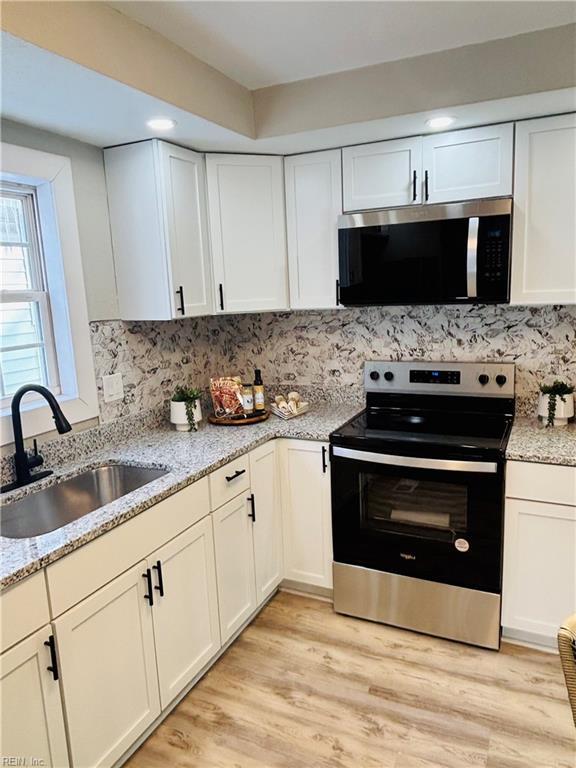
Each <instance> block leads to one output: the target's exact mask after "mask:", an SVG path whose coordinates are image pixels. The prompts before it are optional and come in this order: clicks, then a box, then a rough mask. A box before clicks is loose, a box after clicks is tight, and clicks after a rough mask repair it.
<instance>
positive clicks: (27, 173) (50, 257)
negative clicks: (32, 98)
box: [0, 143, 98, 445]
mask: <svg viewBox="0 0 576 768" xmlns="http://www.w3.org/2000/svg"><path fill="white" fill-rule="evenodd" d="M0 151H1V156H0V171H1V174H2V179H3V180H5V181H8V182H12V183H15V184H24V185H26V186H29V187H34V188H35V190H36V201H37V214H38V219H39V225H40V231H41V232H42V249H43V254H44V264H45V269H46V283H47V286H46V287H47V289H48V293H49V295H50V299H51V309H52V322H53V328H54V340H55V347H56V356H57V359H58V373H59V380H60V386H59V390H60V391H59V392H55V393H54V394H55V397H56V399H57V400H58V401H59V403H60V405H61V407H62V410H63V411H64V414H65V415H66V418H67V419H68V421H69V422H70V423H71V424H77V423H78V422H81V421H87V420H88V419H92V418H94V417H96V416H98V396H97V390H96V378H95V374H94V362H93V359H92V347H91V341H90V327H89V324H88V309H87V305H86V293H85V289H84V276H83V272H82V259H81V252H80V239H79V236H78V222H77V217H76V202H75V199H74V185H73V181H72V166H71V163H70V159H69V158H68V157H64V156H62V155H54V154H51V153H48V152H40V151H38V150H35V149H29V148H27V147H18V146H16V145H14V144H5V143H2V144H1V145H0ZM21 413H22V427H23V432H24V436H25V437H30V436H33V435H39V434H42V433H43V432H49V431H51V430H53V429H54V421H53V419H52V412H51V410H50V408H49V407H48V406H47V405H46V403H45V401H44V399H37V398H34V397H33V396H29V395H27V396H26V397H25V398H24V399H23V401H22V404H21ZM0 425H1V440H0V444H1V445H6V444H7V443H11V442H12V441H13V434H12V421H11V418H10V412H9V409H5V410H2V411H1V414H0Z"/></svg>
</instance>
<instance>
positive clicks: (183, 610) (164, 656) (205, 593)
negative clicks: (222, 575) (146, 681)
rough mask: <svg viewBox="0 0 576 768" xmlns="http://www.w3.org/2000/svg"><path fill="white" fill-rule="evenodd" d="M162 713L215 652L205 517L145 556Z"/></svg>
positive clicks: (209, 539) (217, 630) (208, 529)
mask: <svg viewBox="0 0 576 768" xmlns="http://www.w3.org/2000/svg"><path fill="white" fill-rule="evenodd" d="M148 567H149V568H151V569H152V571H153V581H154V582H155V584H154V606H153V609H152V616H153V619H154V640H155V643H156V662H157V665H158V681H159V684H160V701H161V704H162V709H164V708H165V707H166V706H168V704H170V702H171V701H172V700H173V699H174V698H175V697H176V696H177V695H178V694H179V693H180V691H181V690H182V689H183V688H184V687H185V686H186V685H187V684H188V683H189V682H190V680H192V678H193V677H194V675H195V674H196V673H197V672H199V671H200V670H201V669H202V667H204V666H205V665H206V664H207V663H208V662H209V661H210V659H211V658H212V656H214V655H215V654H216V653H217V652H218V650H219V649H220V626H219V623H218V595H217V591H216V570H215V567H214V539H213V536H212V525H211V521H210V518H208V517H207V518H204V520H202V521H200V522H199V523H196V525H193V526H192V528H189V529H188V530H187V531H185V532H184V533H182V534H180V536H177V537H176V538H175V539H174V540H173V541H170V542H168V544H166V545H165V546H164V547H162V548H161V549H159V550H158V551H157V552H156V553H155V555H154V557H151V558H149V560H148Z"/></svg>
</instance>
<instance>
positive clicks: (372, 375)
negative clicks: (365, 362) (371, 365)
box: [370, 371, 380, 381]
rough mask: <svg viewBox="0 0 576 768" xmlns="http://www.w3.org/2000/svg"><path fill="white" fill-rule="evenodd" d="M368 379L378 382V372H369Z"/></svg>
mask: <svg viewBox="0 0 576 768" xmlns="http://www.w3.org/2000/svg"><path fill="white" fill-rule="evenodd" d="M370 378H371V379H372V381H378V379H379V378H380V374H379V373H378V371H370Z"/></svg>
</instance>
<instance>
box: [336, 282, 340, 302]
mask: <svg viewBox="0 0 576 768" xmlns="http://www.w3.org/2000/svg"><path fill="white" fill-rule="evenodd" d="M336 306H337V307H339V306H340V280H336Z"/></svg>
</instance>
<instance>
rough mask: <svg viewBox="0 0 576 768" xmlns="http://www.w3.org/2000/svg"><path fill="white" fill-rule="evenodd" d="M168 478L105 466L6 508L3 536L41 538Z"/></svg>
mask: <svg viewBox="0 0 576 768" xmlns="http://www.w3.org/2000/svg"><path fill="white" fill-rule="evenodd" d="M165 474H166V470H164V469H155V468H152V467H138V466H132V465H130V464H106V465H104V466H102V467H97V468H96V469H90V470H88V471H87V472H82V473H81V474H80V475H76V476H75V477H71V478H70V479H69V480H62V482H60V483H56V484H55V485H52V486H50V487H49V488H44V489H43V490H41V491H37V492H36V493H32V494H30V495H29V496H25V497H24V498H23V499H20V500H19V501H14V502H12V503H11V504H4V505H3V506H2V509H1V511H0V533H1V534H2V536H6V537H7V538H9V539H23V538H27V537H28V536H41V535H42V534H43V533H49V532H50V531H55V530H56V529H57V528H61V527H62V526H63V525H67V524H68V523H71V522H72V521H73V520H78V518H79V517H83V516H84V515H87V514H88V513H89V512H93V511H94V510H95V509H98V508H99V507H103V506H104V505H105V504H109V503H110V502H111V501H114V500H115V499H119V498H120V497H121V496H126V494H127V493H130V492H131V491H135V490H136V488H141V487H142V486H143V485H146V484H147V483H151V482H152V481H153V480H156V479H157V478H159V477H162V475H165Z"/></svg>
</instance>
